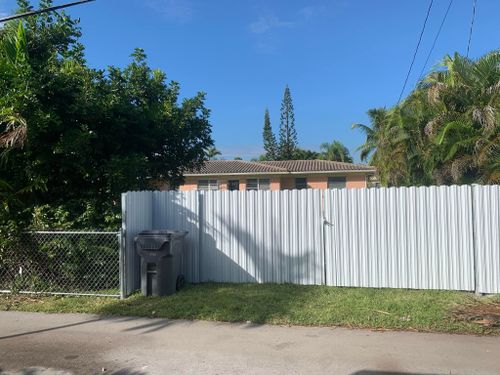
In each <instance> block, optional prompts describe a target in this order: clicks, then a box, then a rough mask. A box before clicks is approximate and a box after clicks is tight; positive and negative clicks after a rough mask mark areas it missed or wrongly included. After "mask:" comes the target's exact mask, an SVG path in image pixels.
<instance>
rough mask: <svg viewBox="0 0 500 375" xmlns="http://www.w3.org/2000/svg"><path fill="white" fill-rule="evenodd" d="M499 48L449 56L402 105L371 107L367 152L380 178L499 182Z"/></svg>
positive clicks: (389, 181)
mask: <svg viewBox="0 0 500 375" xmlns="http://www.w3.org/2000/svg"><path fill="white" fill-rule="evenodd" d="M498 108H500V51H493V52H491V53H489V54H487V55H485V56H483V57H481V58H480V59H478V60H476V61H473V60H470V59H468V58H466V57H463V56H460V55H459V54H455V55H454V56H453V57H451V56H446V57H445V58H444V59H443V61H442V63H441V64H440V66H438V67H437V68H436V69H435V70H433V71H431V72H430V73H429V74H428V75H427V76H426V77H425V78H424V79H423V80H422V82H420V83H419V85H418V87H417V88H416V89H415V90H414V91H413V92H412V93H411V94H410V95H409V96H408V97H407V98H406V99H405V100H404V101H402V102H401V103H400V104H399V105H397V106H395V107H393V108H390V109H385V108H379V109H372V110H370V111H368V115H369V117H370V125H363V124H354V125H353V128H357V129H360V130H361V131H362V132H364V133H365V137H366V138H365V142H364V144H363V145H361V146H360V147H359V148H358V150H359V151H361V160H368V162H369V163H370V164H371V165H373V166H375V167H377V170H378V173H379V175H380V180H381V182H382V184H385V185H409V184H412V185H419V184H436V183H437V184H443V183H446V184H447V183H471V182H481V183H499V182H500V172H499V165H500V115H499V113H498Z"/></svg>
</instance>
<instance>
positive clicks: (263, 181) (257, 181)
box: [247, 178, 270, 190]
mask: <svg viewBox="0 0 500 375" xmlns="http://www.w3.org/2000/svg"><path fill="white" fill-rule="evenodd" d="M269 186H270V181H269V179H268V178H251V179H248V180H247V190H269Z"/></svg>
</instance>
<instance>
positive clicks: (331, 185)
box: [328, 177, 346, 189]
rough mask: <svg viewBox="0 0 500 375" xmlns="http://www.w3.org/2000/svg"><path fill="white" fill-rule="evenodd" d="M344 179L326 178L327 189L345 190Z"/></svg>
mask: <svg viewBox="0 0 500 375" xmlns="http://www.w3.org/2000/svg"><path fill="white" fill-rule="evenodd" d="M345 187H346V178H345V177H328V189H345Z"/></svg>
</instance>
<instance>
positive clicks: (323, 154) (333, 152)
mask: <svg viewBox="0 0 500 375" xmlns="http://www.w3.org/2000/svg"><path fill="white" fill-rule="evenodd" d="M319 148H320V159H323V160H333V161H341V162H344V163H352V157H351V154H350V153H349V150H348V149H347V147H345V146H344V145H343V144H342V142H340V141H336V140H334V141H333V142H332V143H328V142H325V143H322V144H321V145H320V146H319Z"/></svg>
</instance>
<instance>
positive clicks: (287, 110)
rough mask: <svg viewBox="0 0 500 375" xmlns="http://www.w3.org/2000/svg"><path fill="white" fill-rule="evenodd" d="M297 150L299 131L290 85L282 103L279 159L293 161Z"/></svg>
mask: <svg viewBox="0 0 500 375" xmlns="http://www.w3.org/2000/svg"><path fill="white" fill-rule="evenodd" d="M296 148H297V131H296V130H295V114H294V112H293V102H292V95H291V93H290V89H289V88H288V85H287V86H286V87H285V92H284V94H283V101H282V102H281V117H280V140H279V153H280V155H279V157H280V159H282V160H286V159H293V158H294V153H295V149H296Z"/></svg>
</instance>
